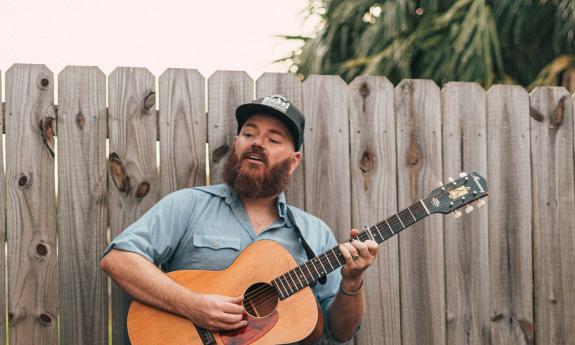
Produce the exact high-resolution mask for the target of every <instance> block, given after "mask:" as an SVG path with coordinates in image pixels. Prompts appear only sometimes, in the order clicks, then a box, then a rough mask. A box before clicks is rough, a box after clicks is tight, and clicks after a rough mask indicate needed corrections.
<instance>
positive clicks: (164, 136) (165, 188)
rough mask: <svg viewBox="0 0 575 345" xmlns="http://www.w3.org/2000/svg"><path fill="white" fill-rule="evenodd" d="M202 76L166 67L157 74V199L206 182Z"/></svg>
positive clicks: (203, 84) (193, 72)
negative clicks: (166, 68)
mask: <svg viewBox="0 0 575 345" xmlns="http://www.w3.org/2000/svg"><path fill="white" fill-rule="evenodd" d="M206 138H207V128H206V104H205V79H204V77H203V76H202V75H201V74H200V73H199V72H198V71H196V70H190V69H180V68H170V69H168V70H166V71H165V72H164V73H163V74H162V75H161V76H160V198H161V197H164V196H166V195H167V194H169V193H171V192H174V191H176V190H178V189H182V188H187V187H192V186H198V185H205V184H206Z"/></svg>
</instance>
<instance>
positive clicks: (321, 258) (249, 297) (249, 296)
mask: <svg viewBox="0 0 575 345" xmlns="http://www.w3.org/2000/svg"><path fill="white" fill-rule="evenodd" d="M456 187H458V185H457V184H454V185H452V184H450V185H449V187H448V188H445V189H442V190H439V191H438V192H437V193H432V194H430V196H429V197H428V198H427V199H429V198H433V197H436V196H439V195H441V194H444V193H447V192H449V191H451V190H453V189H455V188H456ZM462 206H463V205H461V206H460V207H462ZM460 207H458V208H460ZM439 208H440V207H435V206H430V207H429V206H428V209H429V210H430V211H431V210H433V211H435V210H437V209H439ZM402 211H405V210H402ZM402 211H399V213H401V212H402ZM399 213H396V215H398V214H399ZM416 213H417V211H416ZM429 213H430V214H431V212H429ZM417 214H418V215H419V213H417ZM425 215H427V212H426V214H425ZM391 217H393V216H391ZM391 217H390V218H391ZM398 219H399V218H398ZM421 219H423V218H421ZM421 219H420V220H421ZM386 221H391V222H392V224H393V225H402V224H400V223H399V222H398V221H397V220H396V221H394V220H393V219H390V220H387V219H386ZM415 223H416V222H414V223H412V224H410V225H409V226H411V225H413V224H415ZM372 227H375V231H377V232H378V235H379V236H380V237H381V238H382V239H383V241H385V240H387V239H386V238H385V237H384V236H383V235H382V234H381V230H380V229H379V228H378V227H377V225H374V226H372ZM372 227H370V231H371V230H372V229H371V228H372ZM389 227H390V228H391V226H389ZM389 230H391V232H392V236H393V235H395V232H393V230H392V229H389ZM402 230H403V229H402ZM383 231H386V232H387V231H388V230H386V229H383ZM366 232H367V231H362V232H360V233H359V234H357V235H356V236H353V237H351V238H350V239H348V240H346V241H344V242H349V241H351V240H353V239H357V238H359V237H360V236H361V235H363V234H366ZM392 236H390V237H392ZM368 238H369V237H368ZM383 241H382V242H383ZM344 242H341V243H340V244H343V243H344ZM338 246H339V244H338ZM338 246H336V247H334V248H332V249H329V250H327V251H326V252H324V253H323V254H321V255H320V256H319V257H317V258H318V260H319V261H320V263H321V264H322V265H323V264H324V263H325V264H327V263H329V264H330V265H329V266H331V267H332V268H333V266H332V265H331V262H330V259H329V258H328V255H329V254H328V253H329V252H330V251H332V250H334V249H335V248H337V247H338ZM333 255H334V257H336V258H337V255H336V254H333ZM324 259H325V260H324ZM308 262H310V261H307V262H305V263H304V264H302V265H299V266H297V267H294V268H293V269H291V270H289V271H288V272H286V273H284V274H282V275H281V276H279V277H277V278H275V279H273V280H276V279H280V278H281V277H282V276H286V275H287V276H289V278H290V279H291V280H292V282H293V283H294V285H295V287H294V288H295V292H294V291H291V294H290V295H293V294H295V293H297V292H298V291H300V290H301V289H303V288H305V287H306V286H309V285H310V284H311V283H313V282H315V281H317V279H319V277H318V278H315V279H314V277H313V274H312V276H311V277H310V278H311V279H312V281H311V282H308V281H307V276H306V274H305V272H304V271H303V269H302V266H306V265H307V263H308ZM338 263H339V259H338ZM344 264H345V263H344ZM323 266H324V267H327V265H323ZM340 266H342V264H340ZM297 268H299V269H300V271H301V272H302V274H303V277H304V279H305V283H306V284H303V283H302V282H301V280H300V279H299V277H298V275H297V273H296V272H295V270H296V269H297ZM306 268H308V267H307V266H306ZM338 268H339V266H338ZM335 269H337V268H335ZM335 269H333V270H335ZM308 270H309V268H308ZM333 270H332V271H333ZM309 271H310V273H311V270H309ZM290 272H294V274H295V275H296V278H298V281H299V283H300V285H302V287H301V288H300V287H298V284H297V283H296V281H295V279H294V278H293V277H292V276H291V275H290V274H289V273H290ZM318 273H319V272H318ZM328 273H330V272H327V273H326V275H327V274H328ZM273 280H272V281H273ZM284 280H285V281H286V283H287V284H288V285H289V287H290V290H293V289H291V287H292V285H291V284H290V283H289V282H288V281H287V280H286V279H285V278H284ZM269 287H272V290H271V291H273V292H274V296H271V297H272V298H271V300H270V299H268V300H267V301H266V303H264V304H263V306H269V305H271V304H275V301H276V299H277V295H278V292H277V291H276V289H275V288H274V286H273V285H272V284H269V285H264V286H263V287H259V288H258V289H255V290H254V291H251V292H250V293H249V294H246V295H244V299H247V300H250V301H253V300H254V299H256V298H258V297H259V296H261V295H263V294H265V293H267V292H268V291H270V290H269ZM277 288H278V289H279V286H278V287H277ZM262 290H264V291H262ZM284 290H285V291H286V292H288V291H287V289H286V288H285V286H284ZM280 293H281V291H280ZM270 302H271V303H270Z"/></svg>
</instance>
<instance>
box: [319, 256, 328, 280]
mask: <svg viewBox="0 0 575 345" xmlns="http://www.w3.org/2000/svg"><path fill="white" fill-rule="evenodd" d="M318 261H319V264H320V265H321V267H322V268H323V271H324V272H325V273H324V274H320V275H319V276H320V277H322V276H324V275H325V274H327V270H326V269H325V266H324V265H323V262H321V259H318Z"/></svg>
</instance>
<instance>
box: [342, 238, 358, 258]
mask: <svg viewBox="0 0 575 345" xmlns="http://www.w3.org/2000/svg"><path fill="white" fill-rule="evenodd" d="M354 242H358V241H356V240H353V241H352V243H354ZM352 243H345V247H346V248H347V251H348V252H349V254H350V255H351V257H352V258H353V257H354V256H356V255H359V251H358V250H357V248H356V247H355V245H354V244H352Z"/></svg>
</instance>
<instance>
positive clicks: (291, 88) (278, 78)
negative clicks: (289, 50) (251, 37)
mask: <svg viewBox="0 0 575 345" xmlns="http://www.w3.org/2000/svg"><path fill="white" fill-rule="evenodd" d="M275 94H280V95H283V96H285V97H287V98H288V99H289V100H290V102H291V103H292V104H293V105H295V106H296V107H297V108H298V109H299V110H301V111H303V110H302V108H303V96H302V85H301V82H300V81H299V80H298V79H297V77H296V76H295V75H293V74H285V73H264V74H263V75H262V76H261V77H260V78H259V79H258V80H257V81H256V98H262V97H265V96H270V95H275ZM304 116H305V114H304ZM304 148H305V143H304V145H303V147H302V152H303V150H304ZM304 165H305V162H304V160H303V159H302V160H301V163H300V166H299V168H297V170H296V171H295V172H294V174H293V175H292V177H291V180H290V183H289V185H288V187H287V190H286V198H287V200H288V202H289V204H290V205H294V206H296V207H299V208H301V209H304V208H305V190H304V187H305V184H304V174H303V171H304Z"/></svg>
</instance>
